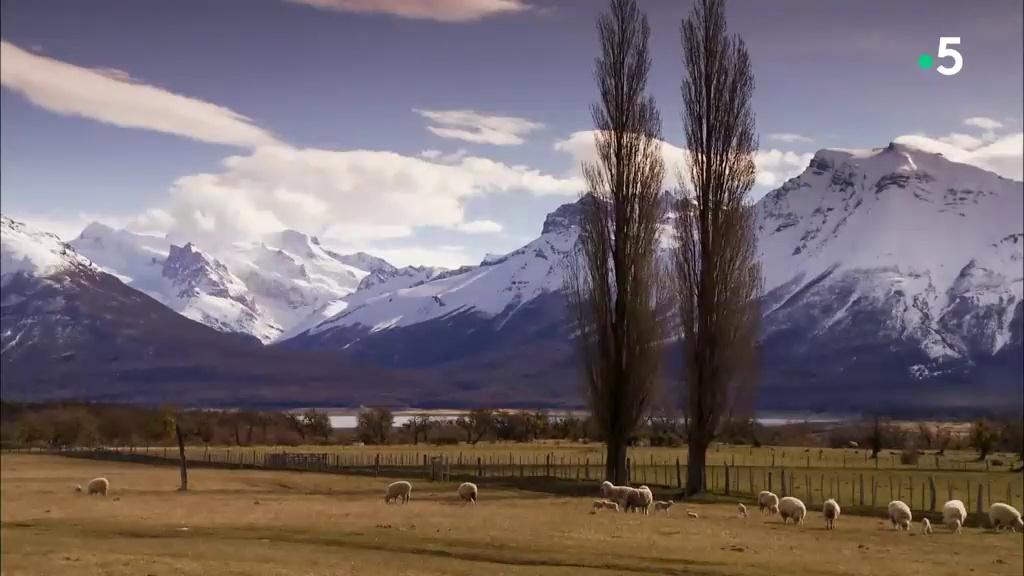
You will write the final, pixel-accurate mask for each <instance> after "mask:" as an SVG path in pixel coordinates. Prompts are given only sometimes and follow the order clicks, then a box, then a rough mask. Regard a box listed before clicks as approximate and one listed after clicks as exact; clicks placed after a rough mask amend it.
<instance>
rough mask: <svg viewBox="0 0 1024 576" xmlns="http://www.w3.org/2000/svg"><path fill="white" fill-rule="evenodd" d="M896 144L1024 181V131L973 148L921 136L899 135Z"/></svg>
mask: <svg viewBox="0 0 1024 576" xmlns="http://www.w3.org/2000/svg"><path fill="white" fill-rule="evenodd" d="M894 142H897V143H900V144H907V145H909V146H913V147H915V148H918V149H921V150H924V151H926V152H932V153H936V154H942V155H943V156H945V157H946V158H947V159H949V160H952V161H953V162H960V163H962V164H970V165H971V166H977V167H978V168H982V169H984V170H988V171H990V172H995V173H996V174H999V175H1000V176H1002V177H1004V178H1010V179H1012V180H1024V132H1018V133H1016V134H1008V135H1005V136H1001V137H998V138H997V139H996V140H995V141H994V142H992V143H990V144H986V145H984V146H981V147H980V148H974V149H965V148H963V147H960V146H957V145H955V144H952V143H950V142H947V141H943V140H942V139H941V138H940V139H935V138H929V137H928V136H923V135H920V134H909V135H906V136H900V137H898V138H896V139H894Z"/></svg>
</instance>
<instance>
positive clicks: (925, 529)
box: [921, 518, 932, 534]
mask: <svg viewBox="0 0 1024 576" xmlns="http://www.w3.org/2000/svg"><path fill="white" fill-rule="evenodd" d="M931 533H932V522H931V520H929V519H927V518H923V519H922V520H921V534H931Z"/></svg>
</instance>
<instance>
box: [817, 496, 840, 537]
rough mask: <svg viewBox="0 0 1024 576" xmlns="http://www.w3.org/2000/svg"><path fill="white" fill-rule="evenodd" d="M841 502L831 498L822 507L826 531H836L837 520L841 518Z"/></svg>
mask: <svg viewBox="0 0 1024 576" xmlns="http://www.w3.org/2000/svg"><path fill="white" fill-rule="evenodd" d="M840 510H841V509H840V508H839V502H836V501H835V500H834V499H832V498H829V499H828V500H825V503H824V504H822V505H821V514H822V515H823V516H825V530H835V529H836V518H839V512H840Z"/></svg>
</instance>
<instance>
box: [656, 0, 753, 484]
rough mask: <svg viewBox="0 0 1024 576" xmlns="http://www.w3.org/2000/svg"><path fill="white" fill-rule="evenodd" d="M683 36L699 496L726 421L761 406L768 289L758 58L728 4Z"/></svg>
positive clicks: (683, 223) (702, 13) (681, 209)
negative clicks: (733, 31)
mask: <svg viewBox="0 0 1024 576" xmlns="http://www.w3.org/2000/svg"><path fill="white" fill-rule="evenodd" d="M681 36H682V49H683V64H684V66H685V69H686V76H685V77H684V79H683V83H682V96H683V115H682V118H683V127H684V130H685V133H686V145H687V165H688V173H687V176H688V177H689V178H688V179H687V178H684V177H683V175H682V174H680V177H679V180H680V186H681V187H682V188H683V190H684V195H683V198H682V199H681V201H680V203H679V205H678V209H677V216H676V219H675V223H676V245H675V248H674V258H673V260H674V266H675V274H674V279H675V283H676V286H675V288H676V290H675V291H676V296H677V304H678V311H679V320H680V329H681V332H682V348H683V358H684V365H685V376H684V378H685V390H686V392H685V397H684V404H685V406H686V408H687V411H688V414H689V418H688V421H687V425H688V430H687V439H688V443H689V455H688V467H687V474H688V475H687V483H686V491H687V493H689V494H694V493H697V492H699V491H701V490H703V488H704V486H703V471H704V464H705V460H706V455H707V449H708V446H709V445H710V443H711V442H712V441H713V440H714V438H715V435H716V433H717V432H718V430H719V425H720V423H721V421H722V419H723V418H727V417H729V416H730V415H731V416H732V417H734V418H736V417H739V416H740V414H738V412H740V411H742V410H741V409H742V408H744V407H745V406H747V407H749V406H752V404H753V394H752V390H751V387H752V386H753V384H754V382H755V380H756V370H755V367H756V360H757V330H758V321H759V318H760V309H759V304H758V302H759V297H760V294H761V289H762V282H761V268H760V263H759V261H758V257H757V250H756V248H757V247H756V237H755V235H754V218H753V216H754V215H753V208H752V206H751V205H750V204H749V203H748V202H747V198H746V195H747V192H748V191H749V190H750V189H751V188H752V187H753V185H754V176H755V167H754V154H755V153H756V152H757V146H758V143H757V137H756V135H755V133H754V112H753V110H752V109H751V97H752V95H753V91H754V76H753V72H752V71H751V67H750V57H749V55H748V53H747V48H746V45H745V44H744V43H743V40H741V39H740V38H738V37H733V36H729V35H728V34H727V31H726V19H725V2H724V0H697V2H696V5H695V6H694V9H693V13H692V14H691V15H690V17H689V18H687V19H686V20H684V21H683V24H682V27H681ZM687 180H688V181H687Z"/></svg>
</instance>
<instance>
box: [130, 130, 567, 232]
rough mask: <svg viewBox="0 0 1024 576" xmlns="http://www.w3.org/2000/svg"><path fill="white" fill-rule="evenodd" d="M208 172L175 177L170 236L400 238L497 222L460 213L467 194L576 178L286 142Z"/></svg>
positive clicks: (481, 162) (473, 160)
mask: <svg viewBox="0 0 1024 576" xmlns="http://www.w3.org/2000/svg"><path fill="white" fill-rule="evenodd" d="M222 165H223V169H222V170H221V171H219V172H218V173H214V174H194V175H191V176H186V177H184V178H180V179H178V180H177V181H176V182H175V183H174V185H173V187H172V189H171V194H170V200H169V202H168V204H167V205H166V206H164V207H161V209H160V210H154V211H151V214H150V215H149V216H148V217H147V220H148V222H149V223H150V224H152V223H153V222H157V221H159V220H160V218H159V217H158V216H157V215H166V218H163V221H162V224H163V226H164V231H166V232H167V233H169V234H170V235H171V237H172V239H173V240H175V241H185V240H190V241H194V242H197V243H199V245H208V246H211V247H213V246H216V245H220V244H222V243H228V242H235V241H240V240H252V239H255V238H258V237H260V236H262V235H264V234H267V233H269V232H274V231H277V230H281V229H283V228H294V229H297V230H301V231H303V232H307V233H311V234H317V235H320V236H324V237H330V238H333V239H335V240H336V241H338V242H349V243H351V242H371V241H377V240H383V239H393V238H402V237H407V236H410V235H412V234H413V233H414V230H415V228H417V227H421V226H435V227H440V228H447V229H451V230H459V231H463V232H467V233H473V234H485V233H495V232H500V231H501V230H502V227H501V225H500V224H499V223H498V222H494V221H491V220H478V221H466V220H465V214H464V208H465V204H466V203H467V202H468V201H469V199H471V198H477V197H481V196H485V195H488V194H500V193H510V192H519V191H523V192H527V193H531V194H536V195H547V194H558V195H566V196H574V195H576V194H578V193H579V191H580V190H581V189H582V186H583V183H582V182H581V181H580V180H578V179H576V178H558V177H555V176H550V175H546V174H542V173H540V172H539V171H537V170H532V169H529V168H526V167H522V166H508V165H506V164H502V163H500V162H495V161H493V160H489V159H486V158H479V157H475V156H464V157H461V158H459V159H458V160H457V161H453V162H450V163H441V162H437V161H428V160H425V159H423V158H417V157H411V156H402V155H400V154H396V153H394V152H380V151H370V150H349V151H331V150H319V149H298V148H292V147H287V146H268V147H261V148H257V149H255V150H254V151H252V153H251V154H247V155H238V156H231V157H229V158H227V159H225V160H223V161H222Z"/></svg>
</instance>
